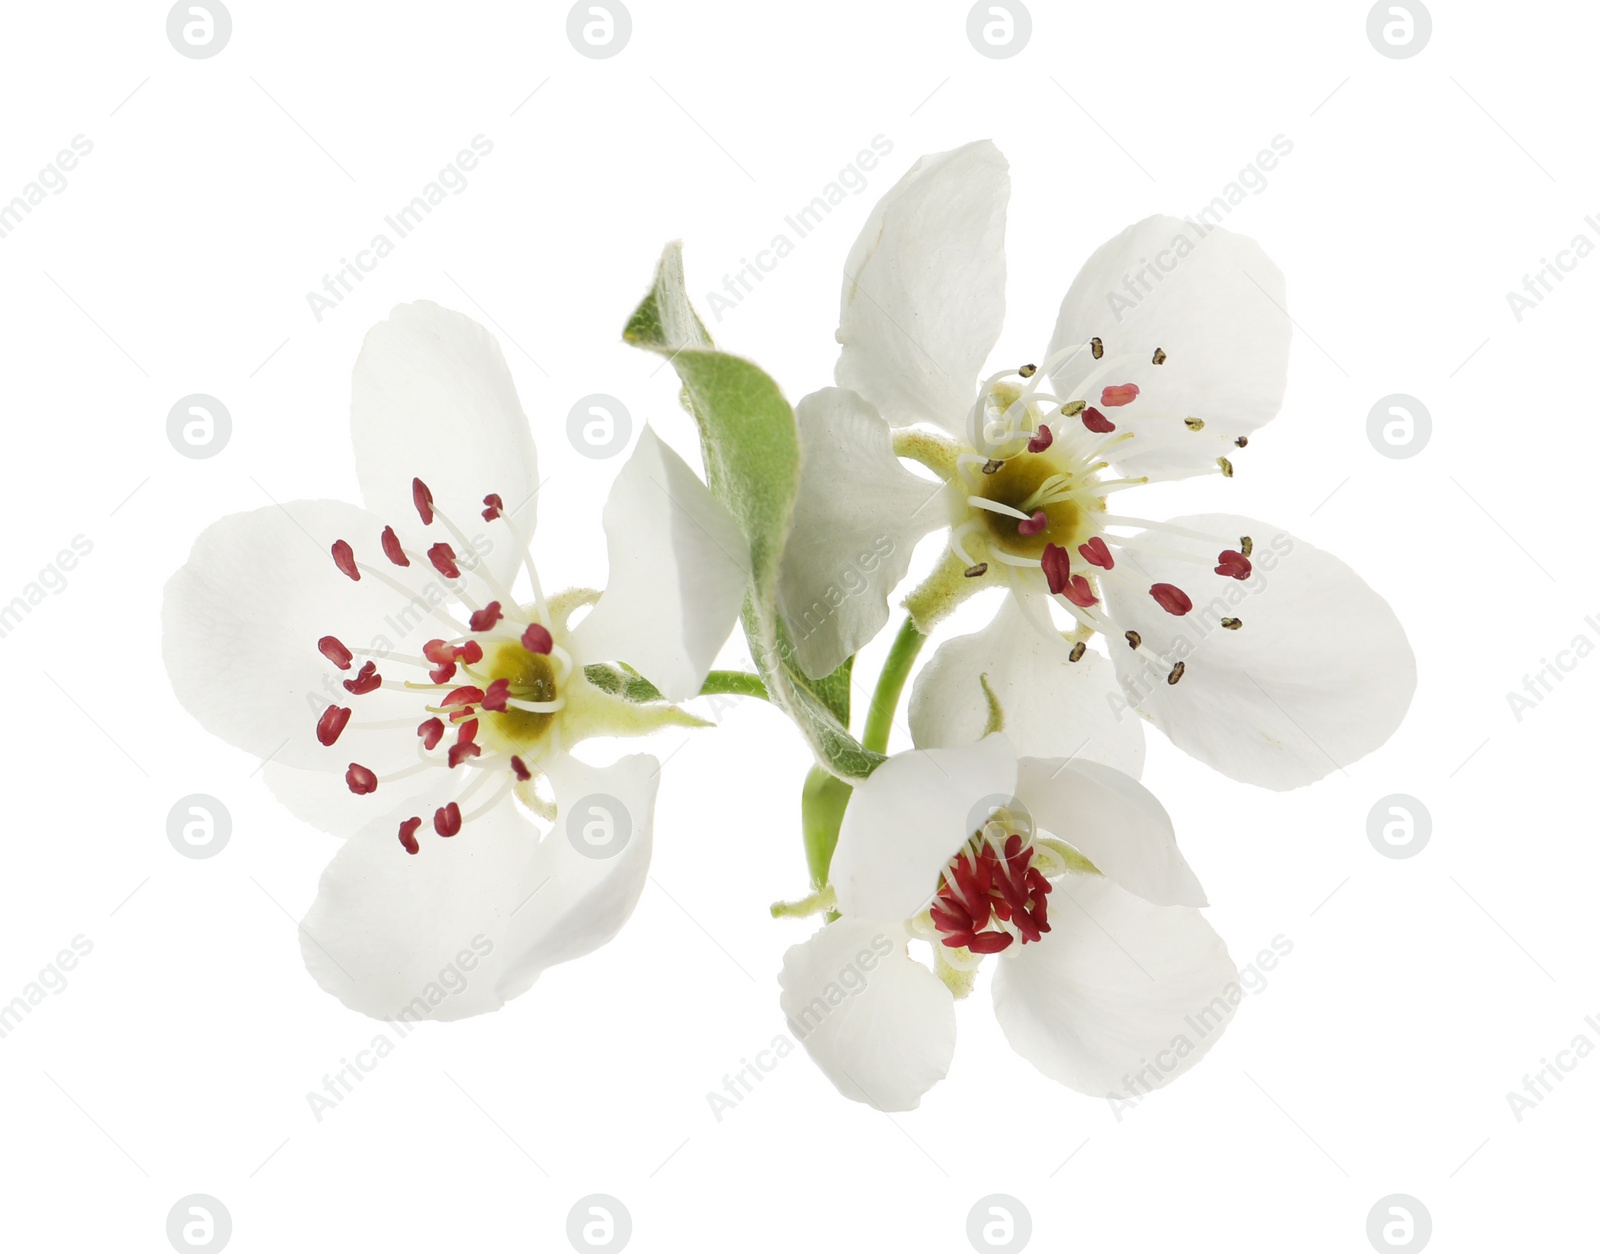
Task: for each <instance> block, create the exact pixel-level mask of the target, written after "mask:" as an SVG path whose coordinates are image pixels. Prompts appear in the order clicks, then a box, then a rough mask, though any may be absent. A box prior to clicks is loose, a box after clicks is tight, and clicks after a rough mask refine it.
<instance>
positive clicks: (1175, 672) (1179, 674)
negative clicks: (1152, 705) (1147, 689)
mask: <svg viewBox="0 0 1600 1254" xmlns="http://www.w3.org/2000/svg"><path fill="white" fill-rule="evenodd" d="M1182 678H1183V663H1182V662H1179V663H1178V664H1177V665H1176V666H1174V667H1173V668H1172V671H1171V673H1170V674H1168V676H1167V683H1168V684H1175V683H1177V682H1178V681H1179V680H1180V679H1182Z"/></svg>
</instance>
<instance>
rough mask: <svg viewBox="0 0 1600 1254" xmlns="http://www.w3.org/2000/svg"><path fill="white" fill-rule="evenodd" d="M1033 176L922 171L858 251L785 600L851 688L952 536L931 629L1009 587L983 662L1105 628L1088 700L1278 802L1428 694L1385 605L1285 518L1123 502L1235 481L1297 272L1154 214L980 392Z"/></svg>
mask: <svg viewBox="0 0 1600 1254" xmlns="http://www.w3.org/2000/svg"><path fill="white" fill-rule="evenodd" d="M1009 187H1010V180H1009V173H1008V168H1007V165H1006V161H1005V158H1004V157H1003V156H1002V155H1001V154H1000V152H999V151H998V150H997V149H996V148H995V147H994V145H993V144H992V143H989V142H987V141H982V142H978V143H974V144H969V145H967V146H966V147H964V148H960V149H956V150H955V151H953V152H947V153H940V154H937V155H934V156H929V157H924V158H922V159H921V160H920V161H918V162H917V163H916V165H914V166H913V167H912V169H911V170H910V171H909V172H908V173H907V174H906V176H905V177H904V178H903V179H901V180H900V182H899V183H897V184H896V185H895V186H894V187H893V188H892V189H891V190H890V191H889V192H888V193H887V195H885V197H884V198H883V200H882V201H881V202H880V203H879V204H878V205H877V206H876V208H875V209H874V210H873V213H872V215H871V217H870V219H869V220H868V222H867V224H866V227H865V229H864V230H863V231H862V233H861V236H860V238H859V239H858V240H857V241H856V244H855V247H854V248H853V250H852V251H851V253H850V256H849V259H848V260H847V262H846V265H845V283H844V294H843V300H842V311H841V315H840V325H839V330H838V339H839V342H840V344H841V346H842V347H841V351H840V355H839V360H838V365H837V368H836V370H835V378H836V382H837V383H838V385H839V386H837V387H834V388H827V389H824V390H822V391H821V392H818V393H815V394H813V395H812V396H809V397H806V398H805V399H804V400H803V401H801V403H800V405H799V406H798V407H797V417H798V420H799V424H800V434H801V446H802V450H803V458H802V470H801V489H800V499H799V502H798V503H797V506H796V512H795V518H796V530H795V535H794V539H793V540H792V541H791V543H790V545H789V547H788V549H787V550H786V552H785V556H784V565H783V572H782V582H781V587H780V606H781V609H782V611H783V613H784V616H785V619H786V625H787V627H788V630H789V635H790V636H791V638H792V639H793V640H794V642H795V654H796V658H797V660H798V661H799V663H800V665H801V666H802V668H803V669H804V670H805V671H806V672H807V674H809V675H812V676H820V675H824V674H827V673H829V672H831V671H832V670H833V669H834V668H835V667H837V666H838V665H839V664H841V663H842V662H843V661H844V659H845V658H847V657H849V656H851V655H852V654H854V653H855V651H856V650H857V649H858V648H860V647H861V645H863V644H864V643H866V642H867V640H869V639H870V638H871V637H872V636H873V635H874V634H876V632H877V631H878V629H879V628H881V627H882V625H883V623H884V621H885V619H886V618H887V615H888V606H887V596H888V593H889V592H890V590H891V589H892V588H893V587H894V586H895V584H896V583H897V582H898V581H899V580H900V579H902V578H903V577H904V576H905V574H906V571H907V569H908V565H909V562H910V559H911V551H912V548H913V547H914V545H915V544H916V542H917V541H918V540H919V539H920V538H921V537H922V536H923V535H925V534H927V533H929V532H930V531H933V530H936V529H939V528H941V527H943V528H946V529H947V530H946V537H945V539H946V543H945V552H944V555H943V558H942V560H941V562H940V564H939V566H938V568H937V569H936V570H935V571H934V572H933V573H932V574H931V575H930V576H929V578H928V579H927V581H926V582H924V583H923V584H922V585H921V586H920V587H919V588H918V589H917V590H916V591H914V592H913V593H912V594H911V596H910V598H909V599H908V600H907V602H906V604H907V608H908V609H909V610H910V611H911V613H912V617H913V620H914V621H915V622H916V625H917V626H918V628H919V629H921V630H922V631H923V632H927V631H928V630H931V628H932V626H933V625H934V624H935V623H937V622H938V621H939V620H940V619H941V618H942V617H943V615H944V614H945V613H947V612H948V611H949V610H950V608H952V607H953V606H954V605H955V604H957V603H958V602H959V601H960V600H961V599H962V598H963V597H965V596H968V595H970V594H972V593H975V592H978V591H980V590H982V589H986V588H990V587H1000V588H1003V589H1005V590H1007V592H1008V593H1009V594H1010V598H1011V604H1012V606H1013V607H1014V608H1015V610H1016V611H1017V612H1016V613H1011V614H1007V615H1005V616H1004V617H1003V619H1002V620H997V622H996V625H995V626H994V627H992V628H990V629H989V631H987V632H985V633H982V635H981V637H980V638H974V639H969V640H968V642H967V643H966V644H964V645H961V646H959V647H960V648H961V649H963V650H965V651H966V652H967V653H969V654H970V653H972V651H973V650H979V651H981V652H982V654H983V657H982V659H981V661H982V662H983V663H984V664H985V665H990V664H993V665H1003V664H1004V663H1005V659H1006V658H1007V657H1008V656H1011V655H1013V654H1015V653H1016V652H1017V651H1018V650H1021V649H1023V648H1024V647H1025V645H1024V643H1023V641H1024V640H1025V639H1026V638H1027V637H1028V634H1029V633H1030V632H1031V633H1032V634H1033V636H1034V637H1035V638H1036V639H1043V640H1046V641H1048V642H1049V644H1050V648H1051V651H1052V653H1053V655H1055V656H1057V657H1059V658H1060V659H1061V660H1062V661H1065V662H1068V663H1069V664H1079V665H1084V664H1089V663H1088V659H1089V658H1092V657H1093V656H1094V655H1093V654H1091V653H1088V652H1087V650H1086V645H1087V643H1088V642H1089V641H1090V640H1091V639H1092V638H1093V637H1094V636H1095V635H1100V636H1102V637H1103V638H1104V640H1105V648H1106V650H1107V652H1108V654H1109V658H1110V661H1111V663H1112V664H1113V666H1114V668H1115V670H1114V674H1115V682H1111V675H1112V671H1111V669H1110V668H1108V667H1105V666H1099V665H1097V666H1096V670H1097V677H1096V682H1095V683H1094V684H1092V685H1090V684H1082V685H1079V686H1078V689H1079V690H1078V694H1077V695H1078V697H1079V701H1078V702H1077V704H1078V705H1079V706H1080V707H1082V708H1083V709H1084V710H1087V708H1088V707H1089V706H1091V705H1093V704H1094V703H1095V701H1094V693H1095V691H1096V690H1098V695H1099V698H1100V704H1102V705H1104V707H1105V709H1104V710H1103V711H1100V712H1098V713H1095V714H1092V715H1090V716H1089V717H1090V718H1091V721H1093V722H1095V723H1096V724H1097V725H1098V724H1105V723H1106V713H1107V712H1109V713H1110V715H1111V716H1112V719H1113V721H1122V719H1123V716H1124V715H1126V714H1127V713H1128V711H1129V710H1130V709H1132V710H1137V712H1138V713H1139V714H1140V715H1142V716H1143V717H1144V718H1145V719H1148V720H1149V721H1151V722H1153V723H1155V724H1156V726H1158V727H1160V728H1161V729H1162V730H1163V731H1164V732H1166V733H1167V735H1168V736H1170V737H1171V738H1172V740H1173V741H1174V742H1175V743H1176V744H1178V745H1179V746H1180V747H1181V748H1183V749H1185V750H1186V751H1188V752H1189V753H1191V754H1193V755H1194V756H1196V757H1198V758H1200V759H1201V760H1202V761H1205V762H1207V763H1209V764H1210V765H1211V766H1213V767H1215V768H1216V769H1218V770H1220V771H1222V772H1224V773H1225V774H1227V775H1229V776H1232V777H1233V778H1235V779H1239V780H1243V781H1246V782H1250V783H1255V784H1260V785H1264V786H1266V787H1269V788H1278V789H1285V788H1294V787H1298V786H1300V785H1303V784H1307V783H1310V782H1312V781H1314V780H1316V779H1319V778H1321V777H1322V776H1324V775H1326V774H1328V773H1329V772H1330V771H1332V770H1334V769H1336V768H1339V767H1342V766H1344V765H1346V764H1348V763H1350V762H1353V761H1355V760H1356V759H1357V758H1360V757H1362V756H1363V755H1365V754H1367V753H1369V752H1371V751H1372V750H1373V749H1375V748H1377V747H1378V746H1379V745H1381V744H1382V743H1383V742H1384V741H1385V740H1386V739H1388V737H1389V736H1390V735H1391V734H1392V733H1393V731H1394V730H1395V728H1396V727H1397V726H1398V725H1399V722H1400V720H1401V718H1402V717H1403V715H1404V713H1405V711H1406V709H1407V707H1408V706H1409V704H1410V701H1411V696H1412V693H1413V691H1414V689H1415V685H1416V668H1415V660H1414V658H1413V656H1412V653H1411V649H1410V646H1409V645H1408V643H1407V641H1406V637H1405V633H1404V631H1403V629H1402V628H1401V626H1400V624H1399V622H1398V620H1397V619H1396V618H1395V615H1394V613H1393V612H1392V611H1391V610H1390V608H1389V606H1388V605H1387V603H1386V602H1385V601H1384V600H1383V599H1382V597H1380V596H1379V595H1378V594H1377V593H1376V592H1374V591H1373V590H1372V589H1371V588H1369V587H1368V586H1367V585H1366V584H1365V583H1364V582H1362V580H1361V579H1360V578H1359V577H1358V576H1357V575H1356V574H1355V573H1354V572H1353V571H1351V570H1350V568H1349V567H1348V566H1346V565H1345V564H1344V563H1343V562H1341V561H1340V560H1339V559H1338V558H1336V557H1333V556H1332V555H1330V554H1328V553H1325V552H1322V551H1321V550H1319V549H1317V548H1314V547H1313V546H1312V545H1310V544H1308V543H1306V542H1305V541H1304V540H1301V539H1298V538H1296V537H1294V536H1292V535H1290V534H1289V533H1288V532H1287V531H1285V530H1283V529H1282V528H1280V527H1276V526H1273V525H1271V524H1269V523H1265V522H1260V521H1257V520H1254V519H1251V518H1246V517H1240V516H1238V515H1235V514H1231V513H1221V512H1218V513H1208V514H1200V515H1193V516H1187V517H1181V518H1174V519H1170V520H1165V521H1160V520H1151V519H1147V518H1144V517H1141V516H1138V515H1136V514H1134V513H1131V512H1129V511H1128V510H1127V509H1125V508H1123V506H1122V504H1121V502H1122V501H1123V500H1124V497H1123V496H1122V494H1123V493H1124V492H1127V491H1129V490H1130V489H1134V488H1136V487H1138V486H1140V485H1143V484H1146V483H1151V482H1156V481H1160V480H1172V479H1180V478H1186V477H1190V476H1195V475H1203V474H1210V475H1214V476H1217V477H1218V478H1219V479H1221V478H1229V479H1231V478H1232V476H1233V468H1234V461H1235V459H1238V458H1240V457H1241V450H1243V449H1244V448H1245V446H1246V445H1247V444H1248V442H1249V436H1250V433H1252V432H1254V431H1255V430H1257V429H1258V428H1259V427H1261V426H1262V425H1263V424H1265V423H1266V422H1268V421H1269V420H1270V419H1271V418H1272V417H1273V416H1274V415H1275V414H1276V413H1277V411H1278V409H1279V407H1280V404H1281V402H1282V399H1283V393H1284V387H1285V382H1286V378H1287V371H1288V348H1289V331H1290V324H1289V319H1288V316H1287V314H1286V313H1285V312H1284V284H1283V277H1282V275H1281V274H1280V273H1279V271H1278V269H1277V267H1276V266H1274V265H1273V264H1272V262H1271V261H1270V260H1269V259H1268V258H1267V257H1266V255H1265V254H1264V253H1263V252H1262V251H1261V249H1260V248H1259V247H1258V246H1257V245H1256V244H1255V243H1254V242H1253V241H1251V240H1248V239H1246V238H1244V237H1242V236H1239V235H1236V234H1233V233H1231V232H1229V231H1226V230H1223V229H1222V228H1220V227H1215V226H1208V225H1205V224H1203V223H1197V222H1192V221H1180V220H1179V219H1176V218H1169V217H1152V218H1148V219H1146V220H1145V221H1143V222H1140V223H1138V224H1136V225H1134V226H1132V227H1129V228H1128V229H1127V230H1125V231H1123V232H1122V233H1121V234H1120V235H1118V236H1117V237H1115V238H1114V239H1112V240H1110V241H1109V242H1108V243H1106V244H1104V245H1103V246H1101V247H1100V248H1099V249H1098V250H1097V251H1096V252H1095V253H1094V254H1093V256H1091V257H1090V258H1089V260H1088V262H1087V263H1086V264H1085V265H1084V267H1083V269H1082V271H1080V273H1079V274H1078V277H1077V278H1076V280H1075V281H1074V282H1073V283H1072V285H1071V287H1070V289H1069V290H1068V292H1067V294H1066V297H1065V299H1064V300H1063V301H1062V305H1061V311H1060V315H1059V318H1058V320H1057V323H1056V328H1055V333H1054V335H1053V337H1052V338H1051V341H1050V345H1049V348H1048V350H1047V351H1046V353H1045V354H1044V356H1043V358H1042V359H1041V360H1040V361H1038V362H1033V363H1024V362H1019V363H1018V364H1017V365H1015V366H1013V367H1011V368H1008V369H1004V370H1001V371H999V372H998V373H994V374H991V375H989V376H987V377H981V372H982V371H983V369H984V366H985V363H986V362H987V361H988V360H989V357H990V353H991V351H992V350H993V348H994V346H995V344H996V342H997V340H998V338H999V335H1000V330H1001V323H1002V320H1003V315H1004V309H1005V300H1004V288H1005V253H1004V235H1005V213H1006V204H1007V200H1008V197H1009ZM1029 262H1030V264H1036V262H1037V259H1036V258H1032V257H1030V258H1029ZM900 457H905V458H912V459H915V460H916V461H918V462H920V463H922V464H923V465H924V466H926V467H928V468H929V469H931V470H933V471H934V472H935V474H936V475H937V476H938V479H939V483H938V484H937V485H936V484H931V483H930V482H929V481H928V480H927V479H925V478H923V477H921V476H919V475H916V474H913V473H912V472H911V471H909V470H907V469H906V468H905V467H904V466H903V465H901V464H900V463H899V461H898V460H897V458H900ZM885 554H886V555H887V556H884V555H885ZM869 558H870V560H869ZM1052 605H1054V606H1056V607H1059V611H1058V612H1060V613H1062V614H1064V615H1065V616H1067V617H1068V621H1069V622H1070V624H1071V630H1070V631H1068V632H1062V631H1060V630H1058V628H1057V626H1056V625H1055V622H1054V618H1053V611H1052V609H1051V606H1052ZM947 647H950V646H947ZM938 669H939V668H938V667H937V666H936V667H930V668H928V672H927V674H928V675H929V677H930V678H931V677H932V676H933V675H935V674H936V673H937V672H938ZM1042 682H1048V683H1053V682H1055V681H1043V680H1042ZM963 692H964V695H963V697H962V699H963V700H967V701H970V700H974V699H976V697H975V695H974V694H975V693H976V689H974V688H971V687H970V686H969V687H967V688H965V689H964V690H963ZM1126 722H1128V723H1130V724H1133V725H1135V726H1137V720H1134V719H1131V718H1130V719H1126Z"/></svg>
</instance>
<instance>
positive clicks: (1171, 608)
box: [1150, 583, 1194, 614]
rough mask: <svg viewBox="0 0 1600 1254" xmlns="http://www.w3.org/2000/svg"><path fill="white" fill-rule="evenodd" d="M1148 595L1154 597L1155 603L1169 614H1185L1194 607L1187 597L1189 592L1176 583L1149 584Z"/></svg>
mask: <svg viewBox="0 0 1600 1254" xmlns="http://www.w3.org/2000/svg"><path fill="white" fill-rule="evenodd" d="M1150 595H1151V596H1153V597H1154V598H1155V599H1156V604H1157V605H1159V606H1160V607H1161V608H1162V609H1164V610H1166V612H1167V613H1169V614H1187V613H1188V612H1189V611H1190V610H1192V609H1194V602H1193V601H1191V600H1190V599H1189V594H1188V593H1187V592H1185V591H1184V590H1183V589H1182V588H1180V587H1178V586H1177V585H1176V584H1171V583H1156V584H1151V585H1150Z"/></svg>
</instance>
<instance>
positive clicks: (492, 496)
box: [483, 492, 506, 522]
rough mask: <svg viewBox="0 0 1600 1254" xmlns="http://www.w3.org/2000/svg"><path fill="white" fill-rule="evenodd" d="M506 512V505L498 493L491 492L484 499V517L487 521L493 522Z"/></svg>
mask: <svg viewBox="0 0 1600 1254" xmlns="http://www.w3.org/2000/svg"><path fill="white" fill-rule="evenodd" d="M505 512H506V503H505V502H504V501H502V500H501V499H500V494H499V493H498V492H491V493H489V495H488V496H486V497H484V498H483V517H484V519H485V520H486V521H491V522H492V521H493V520H494V519H496V518H498V517H500V515H501V514H503V513H505Z"/></svg>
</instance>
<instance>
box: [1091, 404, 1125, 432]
mask: <svg viewBox="0 0 1600 1254" xmlns="http://www.w3.org/2000/svg"><path fill="white" fill-rule="evenodd" d="M1083 425H1084V426H1085V427H1087V428H1088V429H1089V430H1090V431H1093V432H1094V433H1095V434H1096V435H1109V434H1110V433H1111V432H1113V431H1115V430H1116V429H1117V424H1116V423H1114V422H1112V421H1111V419H1109V418H1107V417H1106V416H1105V415H1104V414H1102V413H1101V412H1100V411H1099V410H1098V409H1096V408H1095V407H1094V406H1093V405H1090V406H1089V407H1088V408H1087V409H1085V410H1084V411H1083Z"/></svg>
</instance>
